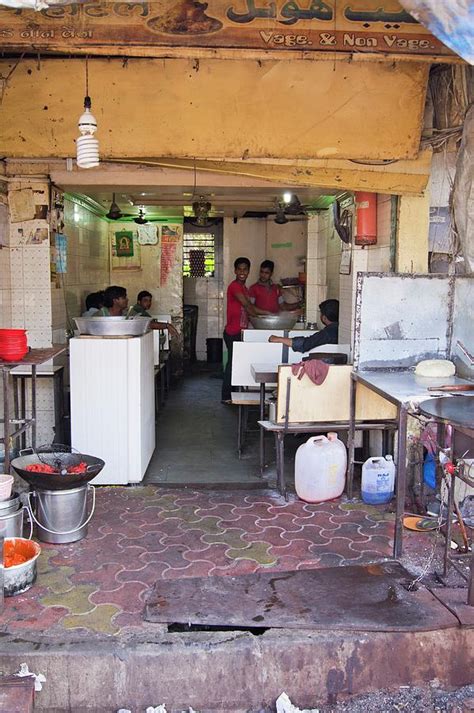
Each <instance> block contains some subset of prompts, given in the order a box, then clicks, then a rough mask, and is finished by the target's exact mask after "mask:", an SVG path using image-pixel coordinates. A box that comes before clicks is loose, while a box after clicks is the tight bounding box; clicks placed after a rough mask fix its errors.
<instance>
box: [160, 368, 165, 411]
mask: <svg viewBox="0 0 474 713" xmlns="http://www.w3.org/2000/svg"><path fill="white" fill-rule="evenodd" d="M165 369H166V364H163V366H162V367H161V369H160V406H164V405H165V401H166V394H165V386H166V373H165Z"/></svg>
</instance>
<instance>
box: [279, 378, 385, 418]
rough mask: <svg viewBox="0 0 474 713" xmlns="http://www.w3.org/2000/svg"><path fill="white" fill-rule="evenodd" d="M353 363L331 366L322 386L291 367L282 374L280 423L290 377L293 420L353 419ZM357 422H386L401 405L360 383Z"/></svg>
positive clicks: (291, 415) (283, 412) (290, 412)
mask: <svg viewBox="0 0 474 713" xmlns="http://www.w3.org/2000/svg"><path fill="white" fill-rule="evenodd" d="M351 372H352V366H349V365H347V366H346V365H344V366H336V365H331V366H330V367H329V371H328V375H327V377H326V379H325V381H324V382H323V383H322V384H321V386H316V385H315V384H313V382H312V381H311V380H310V379H309V378H308V377H307V376H304V377H303V378H302V379H301V381H300V380H298V377H296V376H293V374H292V371H291V367H290V366H280V368H279V373H278V400H277V423H284V420H285V407H286V391H287V379H288V378H290V379H291V391H290V409H289V421H290V422H291V423H312V422H325V421H328V422H329V421H330V422H337V421H349V418H350V389H351ZM356 406H357V407H356V420H357V421H385V420H393V419H395V418H396V417H397V407H396V406H394V405H393V404H391V403H390V402H389V401H387V400H386V399H383V398H382V397H381V396H379V395H378V394H376V393H375V392H374V391H372V390H371V389H369V388H367V387H366V386H364V385H363V384H357V404H356Z"/></svg>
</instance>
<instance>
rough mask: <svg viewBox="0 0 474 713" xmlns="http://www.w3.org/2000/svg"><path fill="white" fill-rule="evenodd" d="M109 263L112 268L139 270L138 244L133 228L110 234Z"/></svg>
mask: <svg viewBox="0 0 474 713" xmlns="http://www.w3.org/2000/svg"><path fill="white" fill-rule="evenodd" d="M110 264H111V266H112V270H141V253H140V245H139V243H138V241H137V235H136V233H135V232H134V231H133V230H121V231H119V232H116V233H111V234H110Z"/></svg>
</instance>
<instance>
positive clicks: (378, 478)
mask: <svg viewBox="0 0 474 713" xmlns="http://www.w3.org/2000/svg"><path fill="white" fill-rule="evenodd" d="M394 490H395V463H394V462H393V458H392V456H386V457H385V458H383V457H381V456H380V457H377V458H369V459H368V460H366V461H365V463H364V465H363V466H362V488H361V495H362V500H363V501H364V503H367V504H368V505H381V504H382V503H388V502H389V501H390V500H391V499H392V497H393V493H394Z"/></svg>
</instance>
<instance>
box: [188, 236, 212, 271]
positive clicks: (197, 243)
mask: <svg viewBox="0 0 474 713" xmlns="http://www.w3.org/2000/svg"><path fill="white" fill-rule="evenodd" d="M215 267H216V257H215V236H214V235H213V234H212V233H185V234H184V238H183V276H184V277H214V272H215Z"/></svg>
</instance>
